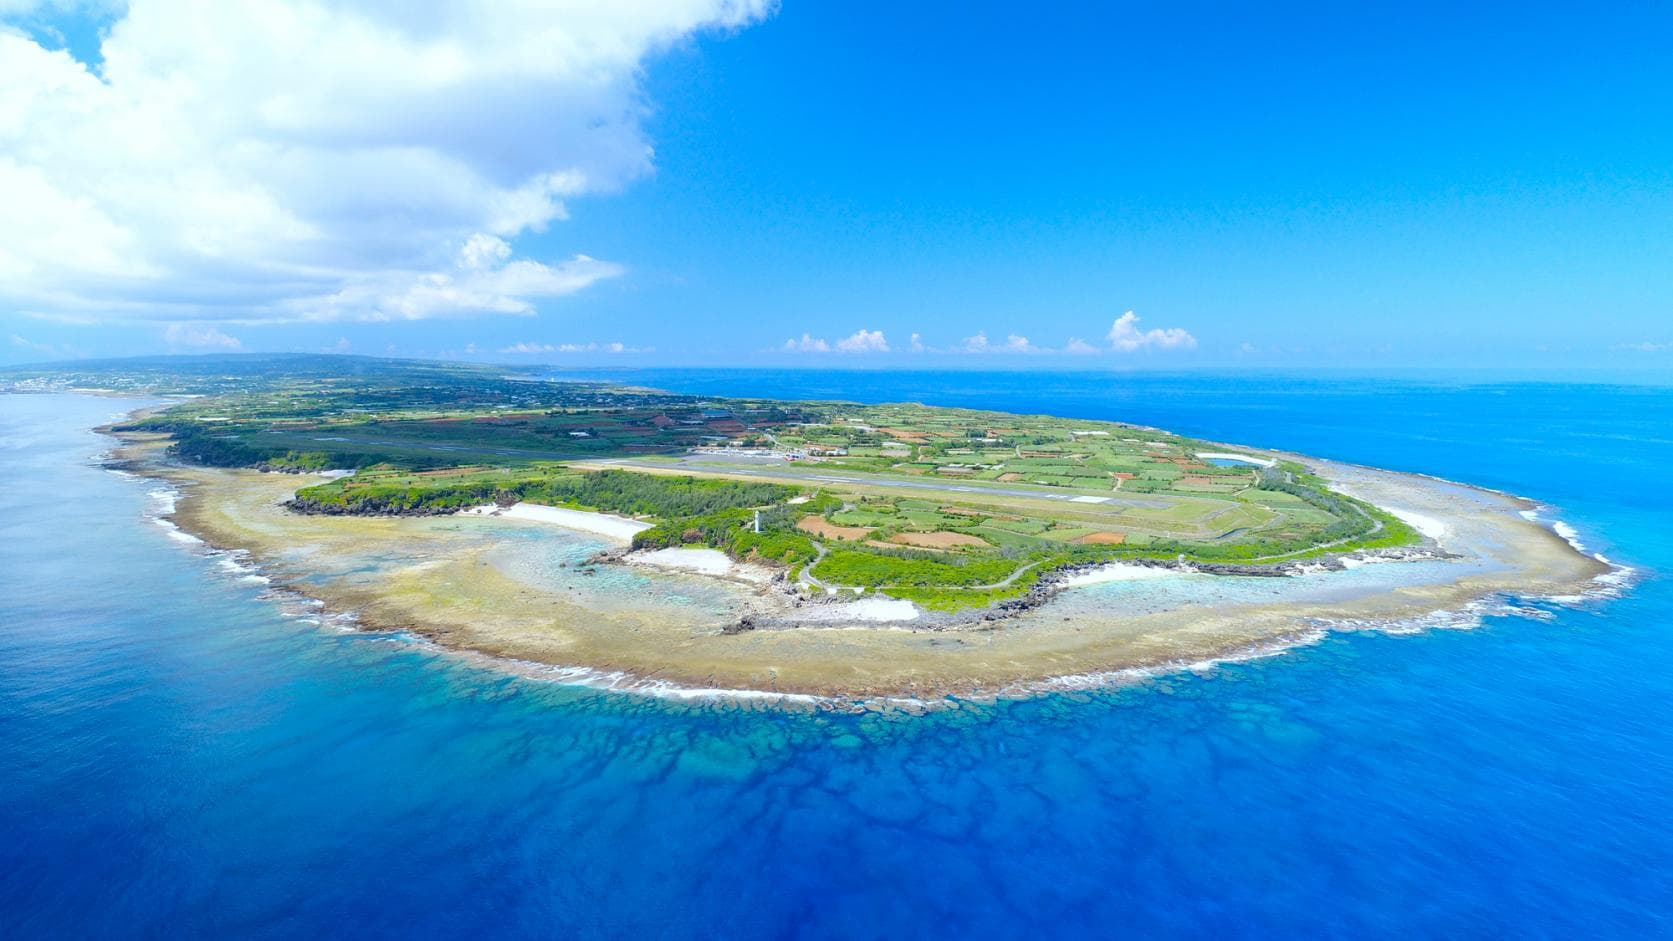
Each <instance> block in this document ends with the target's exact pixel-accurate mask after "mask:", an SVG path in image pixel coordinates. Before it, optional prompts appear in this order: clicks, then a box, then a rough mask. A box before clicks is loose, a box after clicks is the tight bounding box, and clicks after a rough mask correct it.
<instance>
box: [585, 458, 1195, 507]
mask: <svg viewBox="0 0 1673 941" xmlns="http://www.w3.org/2000/svg"><path fill="white" fill-rule="evenodd" d="M587 463H589V464H609V465H614V466H618V467H642V468H647V469H652V470H670V469H674V468H680V469H684V470H689V471H696V472H707V473H711V474H738V475H742V476H748V477H765V478H768V479H771V480H786V481H792V482H795V483H821V484H865V485H871V486H874V487H900V488H902V489H905V490H930V491H934V492H935V493H969V494H977V495H980V496H999V497H1024V498H1028V499H1034V500H1057V501H1059V502H1062V503H1085V504H1088V505H1094V506H1095V505H1114V506H1135V507H1144V508H1147V509H1156V510H1165V509H1167V508H1168V507H1170V506H1173V504H1172V503H1171V502H1169V501H1167V500H1143V499H1139V498H1136V497H1098V496H1090V495H1083V494H1069V493H1041V492H1040V491H1037V490H1016V489H1011V488H1007V487H986V486H981V487H978V486H971V485H969V484H944V483H939V482H930V481H927V480H901V479H899V478H896V477H857V476H845V475H841V474H812V473H805V472H797V471H793V470H789V469H787V468H781V467H760V466H755V465H740V464H726V465H724V466H714V465H708V464H705V463H703V462H699V461H686V460H682V461H679V462H677V463H670V462H666V461H636V460H634V459H632V458H601V459H596V460H591V461H588V462H587Z"/></svg>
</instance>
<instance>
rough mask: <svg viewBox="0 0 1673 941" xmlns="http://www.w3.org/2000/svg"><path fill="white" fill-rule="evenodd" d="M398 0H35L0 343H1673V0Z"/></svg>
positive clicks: (499, 347) (732, 351) (672, 347)
mask: <svg viewBox="0 0 1673 941" xmlns="http://www.w3.org/2000/svg"><path fill="white" fill-rule="evenodd" d="M386 6H387V5H385V4H369V5H367V6H366V8H365V9H357V8H356V5H353V4H351V5H348V6H346V7H338V8H335V9H334V10H332V11H328V12H321V11H320V10H317V9H316V10H312V12H310V9H311V8H309V7H308V6H307V5H305V4H304V5H293V4H278V5H274V9H278V8H280V7H285V8H287V15H280V14H277V13H270V14H268V15H267V16H266V17H264V18H256V17H240V16H239V15H236V14H233V13H223V12H217V14H216V15H215V17H202V16H200V15H196V14H190V11H188V10H185V9H182V8H179V4H176V3H175V2H172V0H159V2H156V3H149V2H145V0H136V2H134V3H132V4H130V5H127V6H125V7H112V6H108V5H102V4H100V5H77V4H63V3H54V4H47V5H44V6H34V7H33V8H31V5H30V4H29V3H27V2H26V3H24V5H23V6H21V7H16V6H15V4H14V5H13V7H15V9H14V12H12V13H11V14H10V16H9V22H10V23H11V26H10V27H9V30H10V34H9V35H6V36H0V39H3V40H6V41H9V42H10V43H11V44H12V45H11V46H10V47H8V48H9V49H10V50H11V51H12V52H13V53H14V54H12V55H5V54H0V63H8V62H9V63H10V64H9V65H6V64H0V87H3V88H11V89H13V92H12V95H13V96H14V98H19V99H21V100H23V101H24V105H23V106H22V107H21V108H17V107H14V108H13V109H12V116H11V117H8V116H7V114H6V109H4V108H0V197H6V194H7V193H11V194H12V196H11V197H7V198H5V199H4V200H0V201H3V202H7V203H12V204H14V205H23V206H25V207H28V208H27V210H26V211H25V212H23V214H22V215H23V219H22V220H21V222H22V223H23V224H22V225H17V224H14V225H12V226H8V227H7V228H10V229H12V230H13V235H12V236H11V240H12V243H11V244H8V243H7V242H6V241H0V274H7V275H9V277H6V278H0V281H5V282H7V283H8V284H10V287H9V288H0V292H3V293H0V304H3V305H4V306H3V307H0V318H3V319H4V320H5V327H4V331H3V332H4V333H5V334H9V335H10V341H11V342H10V345H9V346H7V347H6V348H4V349H3V350H0V356H5V357H6V358H7V359H8V360H9V361H12V362H21V361H28V360H38V359H43V358H55V357H58V356H64V355H112V354H119V353H129V352H132V353H140V352H160V351H167V350H177V351H183V352H184V351H196V352H202V351H209V350H225V349H235V348H236V349H245V350H323V349H341V350H345V351H352V352H362V353H380V354H381V353H396V354H401V355H420V356H455V357H470V358H493V359H503V360H508V361H523V362H534V361H546V362H559V363H575V364H588V363H610V364H615V365H628V364H705V363H712V364H752V363H753V364H781V365H795V364H806V365H818V366H849V365H853V366H862V365H863V366H900V367H903V368H904V367H910V366H932V365H933V366H946V365H969V366H979V367H983V368H1018V367H1023V366H1058V367H1062V366H1074V367H1075V368H1098V367H1100V366H1109V367H1111V368H1128V367H1143V368H1168V369H1180V368H1192V367H1196V366H1205V367H1206V366H1277V367H1293V368H1306V367H1320V366H1329V367H1356V366H1363V367H1385V366H1422V365H1436V366H1448V367H1458V366H1464V367H1469V366H1482V367H1506V366H1513V367H1514V366H1529V367H1536V368H1556V367H1567V366H1576V365H1579V366H1596V367H1610V368H1623V369H1644V368H1664V367H1667V366H1669V365H1673V10H1670V9H1669V8H1667V7H1666V6H1665V5H1652V4H1618V5H1604V6H1600V7H1598V8H1595V9H1585V10H1584V11H1583V14H1582V13H1579V12H1576V9H1575V8H1573V7H1572V6H1561V7H1559V6H1556V5H1551V6H1539V5H1514V6H1513V5H1503V6H1495V5H1472V6H1471V8H1470V9H1469V10H1463V11H1461V10H1459V9H1458V8H1456V6H1455V5H1434V6H1421V5H1411V4H1406V5H1400V6H1392V5H1390V6H1371V5H1359V4H1346V5H1345V4H1329V5H1327V4H1314V5H1261V6H1260V7H1259V8H1258V9H1256V8H1252V7H1250V6H1248V5H1231V4H1196V5H1192V4H1165V5H1164V4H1112V5H1104V4H1085V5H1063V6H1061V7H1057V8H1055V9H1052V10H1044V11H1042V10H1023V9H1020V8H1018V7H1016V6H1015V5H998V4H957V5H953V4H947V5H932V4H906V5H883V4H869V3H844V4H813V3H795V2H791V3H786V4H783V5H782V6H778V7H767V6H759V7H757V6H751V5H750V4H747V3H731V4H728V3H720V2H718V0H716V2H714V3H712V4H711V3H706V2H705V0H667V2H654V0H653V2H646V3H643V4H624V5H620V9H619V10H616V9H615V7H616V5H612V11H613V12H612V13H610V14H608V15H602V14H597V11H594V13H591V14H589V13H584V12H578V10H581V9H583V8H584V7H582V6H577V7H576V8H574V9H566V7H567V6H568V5H565V4H557V5H555V6H554V5H548V4H541V3H533V2H530V3H525V4H503V3H502V4H487V5H485V6H483V7H482V8H481V9H475V10H464V9H454V10H453V11H452V12H444V11H446V10H447V9H448V8H449V7H452V8H464V7H470V6H471V5H470V4H453V5H438V6H437V8H435V9H431V10H426V9H424V8H423V5H422V4H416V3H415V4H407V5H402V12H401V13H400V14H390V13H389V12H388V11H387V10H385V9H384V7H386ZM11 8H12V7H8V6H7V5H6V4H0V11H4V10H7V9H11ZM274 17H278V20H277V21H276V20H275V19H274ZM455 17H456V18H455ZM200 19H210V20H212V22H208V23H202V22H195V20H200ZM345 35H349V36H355V37H357V40H356V41H355V42H352V43H351V42H342V41H338V38H339V37H342V36H345ZM101 37H102V40H101ZM101 41H102V43H103V46H102V48H101ZM64 47H67V52H57V51H55V50H58V49H60V48H64ZM267 47H276V48H277V49H279V50H280V51H281V52H283V53H284V54H283V55H280V54H277V53H273V54H271V55H267V54H266V53H265V52H264V50H266V49H267ZM368 49H370V50H373V51H372V52H371V53H368V52H367V51H366V50H368ZM23 53H28V55H24V54H23ZM229 54H236V55H229ZM239 57H245V58H242V59H240V58H239ZM264 57H265V60H266V61H264ZM251 58H253V59H254V60H255V61H254V62H253V64H252V62H251V61H250V60H251ZM229 60H230V61H232V62H233V63H234V64H233V65H229V64H228V61H229ZM368 60H369V61H370V65H368V64H367V63H368ZM554 62H556V63H558V64H557V65H553V63H554ZM508 63H509V64H508ZM374 66H375V67H376V69H377V71H376V72H375V73H374V72H371V71H368V70H369V69H370V68H372V67H374ZM78 70H79V71H80V72H81V75H79V76H78V75H76V74H75V73H76V72H77V71H78ZM181 87H185V88H187V89H188V91H187V92H181V91H180V88H181ZM66 88H68V89H70V91H65V89H66ZM0 100H4V99H0ZM18 115H21V117H18ZM8 122H9V123H10V126H9V127H8V126H7V124H8ZM157 128H161V129H165V130H167V129H176V128H177V129H179V130H178V131H176V132H174V133H171V134H169V135H167V137H166V139H165V140H164V141H163V142H162V143H159V142H157V141H148V140H147V139H146V138H147V129H157ZM182 141H184V143H181V142H182ZM112 142H113V143H112ZM107 146H108V147H109V150H110V151H112V152H111V153H109V154H104V153H103V152H104V150H105V148H106V147H107ZM94 149H97V150H99V151H100V153H101V158H100V159H95V158H93V157H88V156H87V154H88V153H90V151H92V150H94ZM103 158H108V159H104V162H101V159H103ZM8 161H9V162H10V165H11V166H10V172H9V173H8V172H7V171H6V164H7V162H8ZM147 161H149V163H147ZM136 166H137V167H138V168H139V169H134V168H135V167H136ZM65 168H68V169H65ZM175 168H184V169H182V170H180V171H179V172H175ZM125 174H126V175H125ZM134 194H139V195H134ZM66 220H68V221H66ZM20 232H21V233H24V234H21V235H20V234H19V233H20ZM42 232H45V233H46V234H45V235H44V236H43V235H41V233H42ZM4 238H5V237H4V236H0V239H4ZM70 256H73V257H74V258H75V259H76V261H75V262H74V263H66V262H65V261H63V259H64V258H65V257H70ZM1128 311H1131V312H1133V313H1132V316H1130V317H1124V315H1125V314H1126V312H1128ZM914 335H916V340H915V341H914ZM787 341H793V342H791V343H790V346H793V347H794V349H789V348H787ZM884 347H886V348H887V350H886V351H885V350H884Z"/></svg>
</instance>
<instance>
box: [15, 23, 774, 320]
mask: <svg viewBox="0 0 1673 941" xmlns="http://www.w3.org/2000/svg"><path fill="white" fill-rule="evenodd" d="M34 6H37V4H24V3H20V0H3V3H0V16H5V15H7V14H8V13H9V14H10V15H13V16H16V15H20V14H21V15H24V16H27V15H29V13H30V8H31V7H34ZM769 11H770V0H640V2H634V3H627V2H621V3H607V4H581V3H553V2H543V0H504V2H490V0H457V2H452V3H440V2H436V0H413V2H409V3H387V2H381V0H356V2H346V3H332V4H326V3H322V2H317V0H272V2H266V3H260V4H250V3H202V2H194V0H131V2H130V3H129V4H128V5H127V8H126V10H125V11H123V12H122V13H120V14H119V15H118V16H117V17H116V18H115V19H114V20H113V22H111V23H110V24H109V26H108V29H107V30H106V31H105V35H104V39H103V43H102V46H101V50H100V52H101V55H102V58H103V62H102V65H101V66H100V68H99V72H98V73H97V74H95V73H94V72H92V71H90V70H89V69H88V68H86V67H85V66H83V65H82V64H81V63H79V62H77V61H75V60H74V59H73V58H71V56H70V55H69V54H68V53H66V52H63V51H57V50H49V49H47V48H45V47H44V46H43V45H42V44H40V43H37V42H35V41H34V40H32V39H30V38H28V37H27V36H26V35H24V34H23V33H22V32H19V31H15V30H11V29H7V28H5V27H4V26H0V205H3V206H5V207H6V224H5V225H4V226H0V303H3V304H4V305H5V306H6V307H9V308H12V309H16V310H24V311H33V312H38V313H45V314H52V313H59V314H63V315H66V316H86V317H94V318H97V319H106V320H108V319H130V320H133V319H160V320H174V321H199V322H201V321H210V320H215V321H225V320H264V319H271V320H289V319H329V318H336V319H366V318H369V319H411V318H420V317H445V316H459V315H465V314H477V313H490V314H492V313H510V314H519V313H526V312H528V311H529V310H531V309H532V308H533V305H534V303H535V302H537V301H539V300H540V299H542V298H552V297H558V296H562V295H563V294H567V293H570V292H573V291H577V290H581V289H582V288H585V287H586V286H587V285H590V284H593V283H595V282H596V281H598V280H599V279H601V278H607V277H613V276H615V275H617V274H619V273H620V272H621V270H622V269H621V267H620V266H619V265H614V264H610V263H608V262H602V261H596V260H594V259H591V258H588V257H586V256H584V255H577V256H575V257H574V258H572V259H570V260H568V261H556V262H554V261H550V260H540V259H521V258H517V257H514V254H513V251H512V248H511V243H512V241H513V240H514V239H515V238H516V237H517V236H519V235H522V234H525V233H529V232H539V231H542V230H544V229H545V228H546V227H547V226H548V225H549V224H551V223H552V222H555V221H559V220H562V219H564V218H565V217H566V208H565V202H566V201H567V200H571V199H574V198H577V197H581V196H587V195H593V194H601V193H608V192H611V191H614V190H617V189H619V188H621V187H623V186H625V185H626V184H628V183H630V182H632V181H633V180H635V179H637V178H639V177H642V176H644V175H645V174H647V173H649V172H650V170H651V164H652V149H651V146H650V143H649V141H648V140H647V138H646V136H645V133H644V130H643V127H642V124H643V120H644V118H645V116H646V114H647V112H648V110H649V105H648V104H647V102H646V101H645V100H644V97H643V95H642V93H641V91H640V89H639V80H640V74H641V69H642V63H643V62H644V60H645V59H646V58H647V57H648V56H650V55H654V54H656V53H657V52H659V51H660V50H663V49H666V48H667V47H669V46H671V45H673V44H675V43H678V42H680V41H682V40H683V39H685V38H686V37H689V36H691V35H692V34H694V33H696V32H698V31H700V30H704V29H714V28H720V29H729V28H738V27H742V26H744V25H747V24H748V23H750V22H753V21H754V20H756V19H759V18H760V17H762V16H764V15H766V14H767V13H768V12H769Z"/></svg>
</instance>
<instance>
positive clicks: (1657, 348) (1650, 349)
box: [1615, 340, 1668, 353]
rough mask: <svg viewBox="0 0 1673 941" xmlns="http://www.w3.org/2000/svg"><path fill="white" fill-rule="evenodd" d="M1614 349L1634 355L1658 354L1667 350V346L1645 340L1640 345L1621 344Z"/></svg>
mask: <svg viewBox="0 0 1673 941" xmlns="http://www.w3.org/2000/svg"><path fill="white" fill-rule="evenodd" d="M1615 348H1616V349H1618V350H1632V351H1633V352H1636V353H1660V352H1661V351H1662V350H1665V349H1667V348H1668V346H1667V344H1666V343H1656V342H1653V341H1650V340H1645V341H1644V342H1642V343H1622V344H1620V345H1619V346H1617V347H1615Z"/></svg>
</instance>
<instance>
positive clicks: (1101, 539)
mask: <svg viewBox="0 0 1673 941" xmlns="http://www.w3.org/2000/svg"><path fill="white" fill-rule="evenodd" d="M1073 541H1074V542H1078V543H1080V544H1081V545H1083V546H1119V545H1121V544H1122V543H1124V542H1126V541H1127V534H1126V533H1108V532H1100V533H1087V534H1086V535H1084V536H1080V537H1078V538H1076V539H1074V540H1073Z"/></svg>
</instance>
